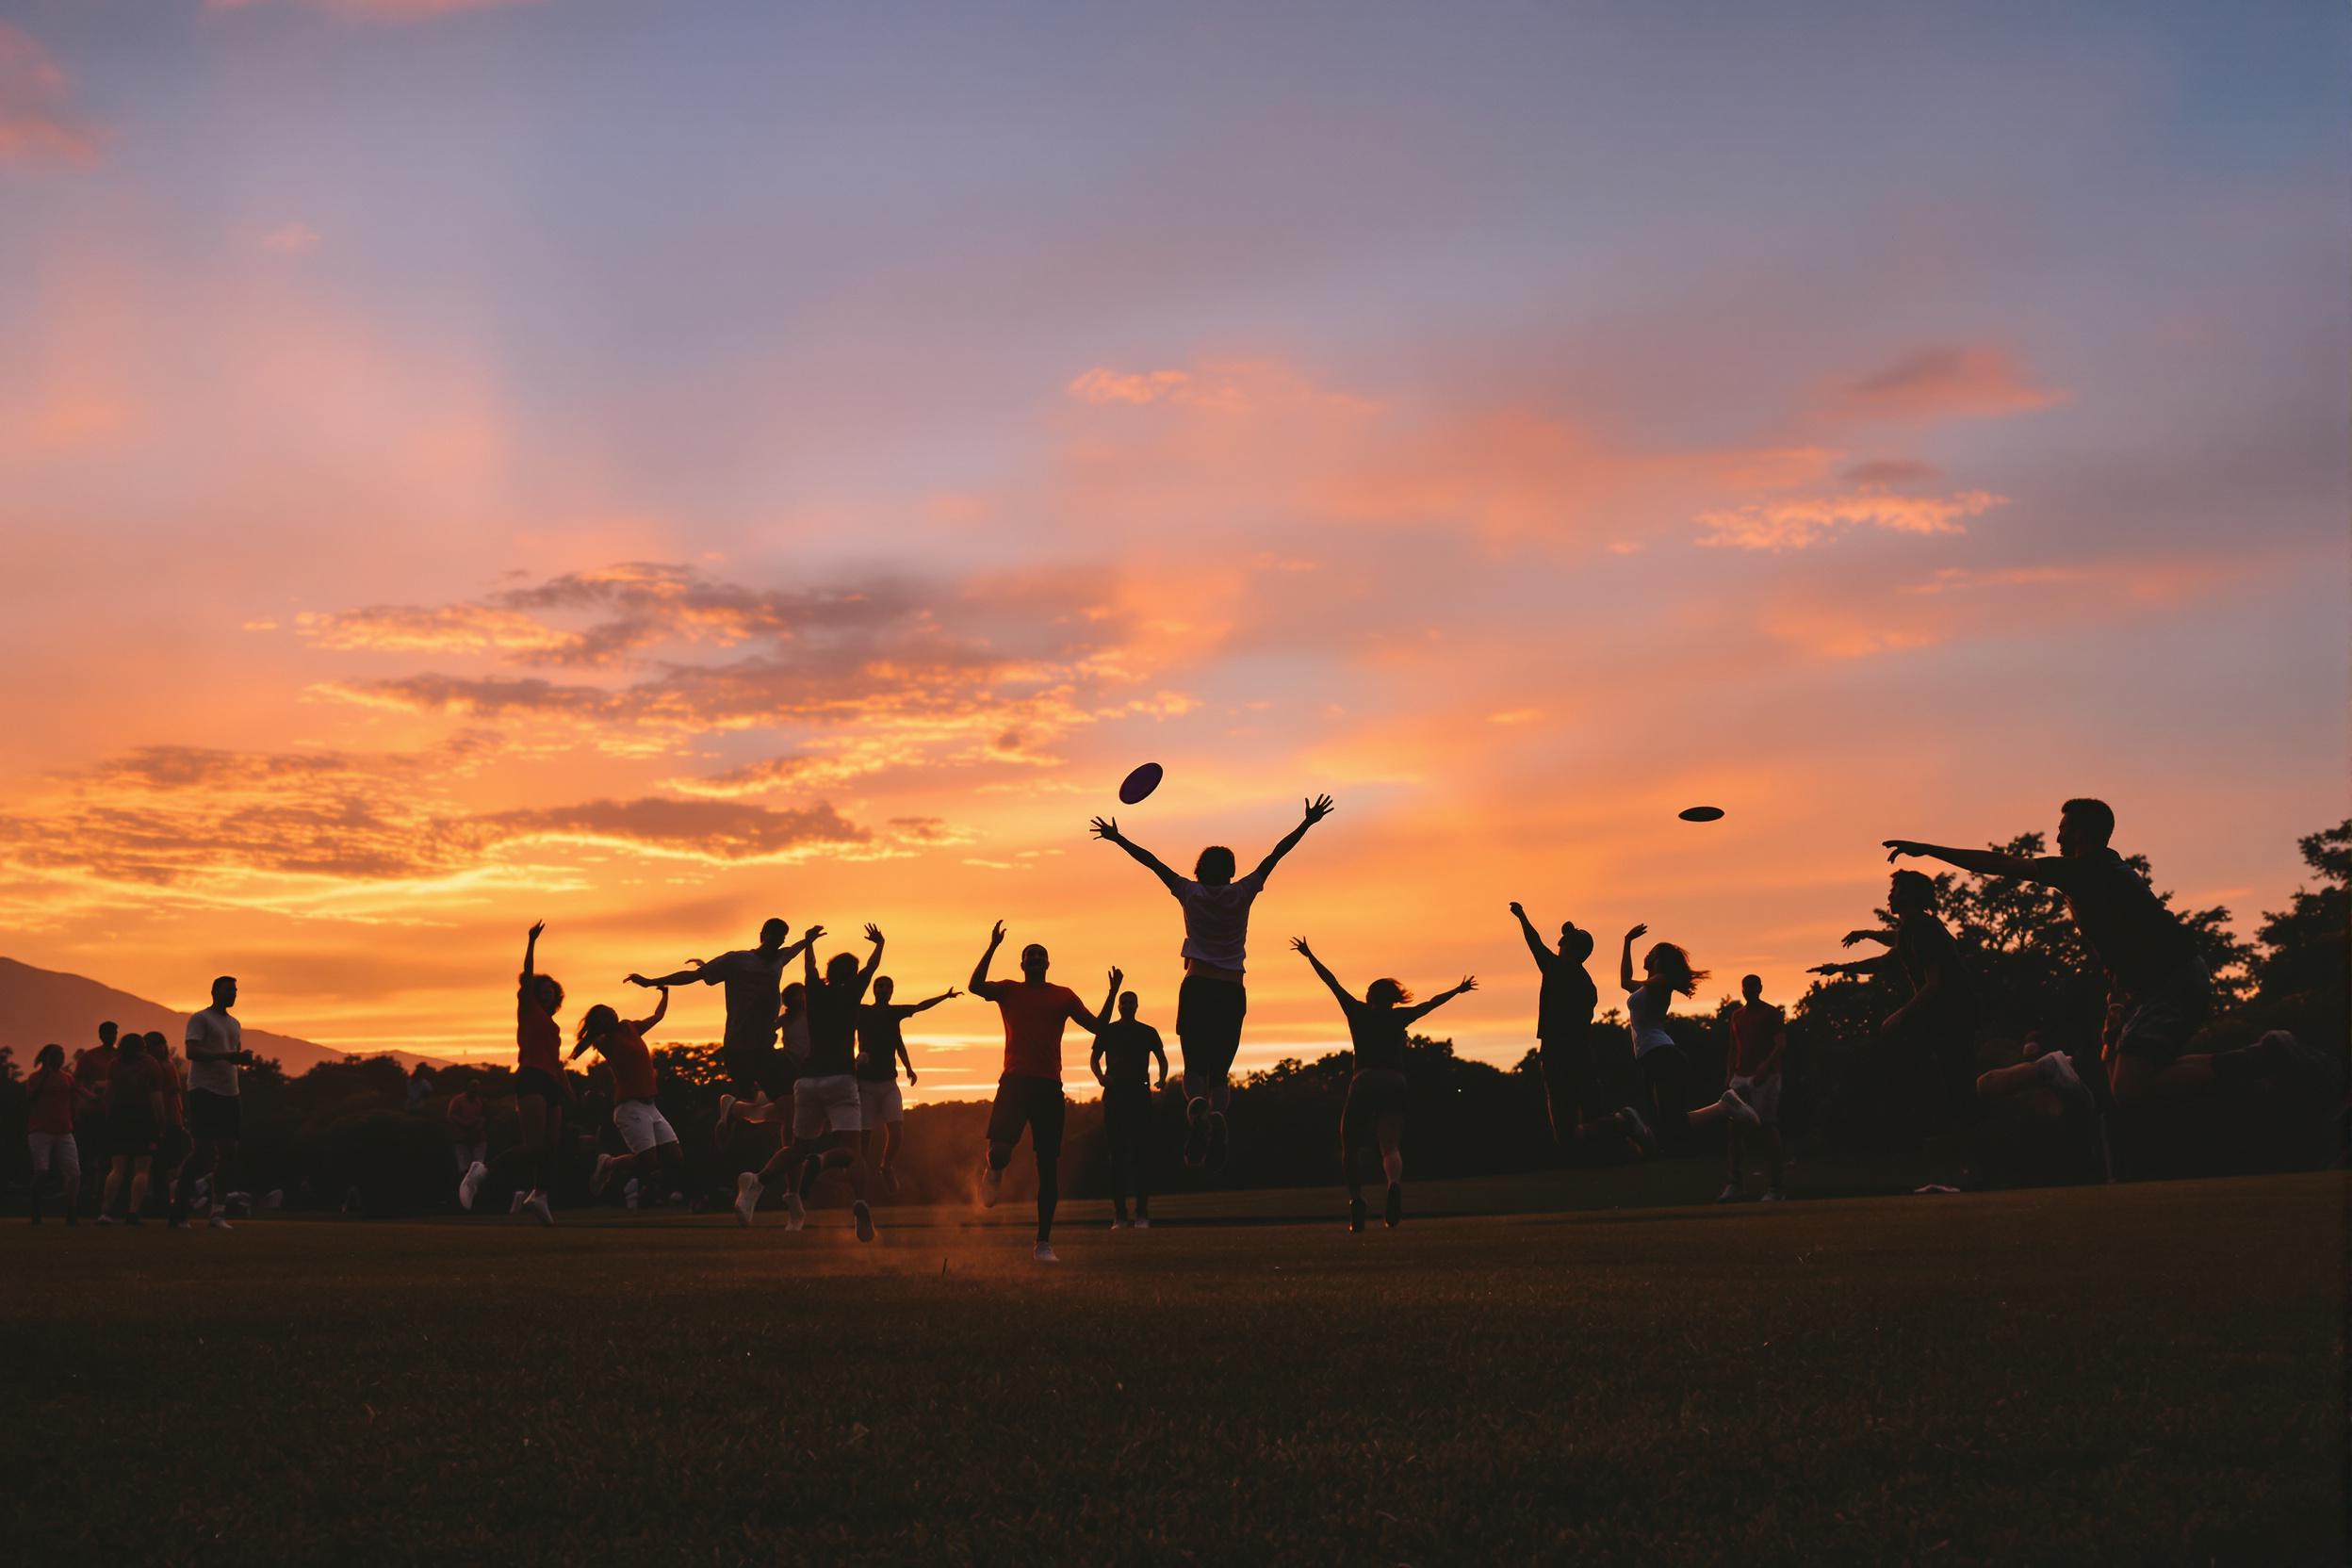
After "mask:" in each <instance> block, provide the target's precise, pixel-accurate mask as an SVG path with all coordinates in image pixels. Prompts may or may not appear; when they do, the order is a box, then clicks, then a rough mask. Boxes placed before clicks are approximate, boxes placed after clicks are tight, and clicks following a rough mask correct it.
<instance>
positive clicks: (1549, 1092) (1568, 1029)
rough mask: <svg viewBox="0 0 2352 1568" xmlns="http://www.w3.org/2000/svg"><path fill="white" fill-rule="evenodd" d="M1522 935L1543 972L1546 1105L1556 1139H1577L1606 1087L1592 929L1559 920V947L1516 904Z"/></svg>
mask: <svg viewBox="0 0 2352 1568" xmlns="http://www.w3.org/2000/svg"><path fill="white" fill-rule="evenodd" d="M1511 918H1512V919H1513V920H1516V921H1517V922H1518V923H1519V935H1520V936H1521V938H1523V939H1525V940H1526V942H1527V952H1528V953H1529V954H1530V955H1531V956H1533V957H1534V959H1535V967H1536V969H1537V971H1538V972H1540V973H1541V974H1542V975H1543V976H1544V983H1543V988H1542V989H1541V990H1539V991H1538V992H1537V993H1536V1003H1535V1059H1536V1064H1537V1066H1539V1067H1540V1068H1542V1070H1543V1072H1544V1109H1545V1110H1546V1111H1547V1112H1548V1113H1549V1114H1550V1116H1551V1120H1552V1141H1553V1142H1554V1143H1559V1144H1565V1143H1574V1142H1576V1129H1577V1128H1578V1127H1580V1126H1581V1125H1582V1124H1583V1120H1582V1119H1583V1116H1584V1113H1585V1111H1586V1110H1587V1109H1588V1108H1597V1106H1598V1103H1599V1100H1600V1093H1601V1086H1600V1083H1599V1062H1598V1060H1597V1054H1596V1053H1595V1052H1594V1050H1593V1009H1594V1008H1595V1007H1597V1006H1599V1005H1600V1001H1601V993H1600V988H1598V987H1596V986H1594V985H1593V976H1592V975H1591V974H1590V973H1589V972H1586V970H1585V967H1584V961H1585V960H1586V959H1587V958H1590V957H1592V956H1593V933H1592V932H1590V931H1586V930H1583V929H1580V928H1579V927H1578V926H1577V924H1576V922H1575V921H1572V920H1564V921H1561V922H1560V945H1559V947H1557V948H1550V947H1545V946H1544V939H1543V938H1542V937H1541V936H1539V935H1538V934H1537V933H1536V929H1535V923H1534V922H1533V921H1531V920H1529V919H1528V918H1527V908H1526V907H1525V906H1523V905H1521V904H1519V903H1517V902H1515V901H1514V902H1513V903H1512V905H1511Z"/></svg>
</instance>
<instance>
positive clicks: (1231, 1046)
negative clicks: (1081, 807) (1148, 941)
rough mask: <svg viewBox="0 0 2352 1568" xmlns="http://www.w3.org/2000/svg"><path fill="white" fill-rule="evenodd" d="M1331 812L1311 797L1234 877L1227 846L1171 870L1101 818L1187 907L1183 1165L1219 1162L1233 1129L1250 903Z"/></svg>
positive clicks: (1180, 1037)
mask: <svg viewBox="0 0 2352 1568" xmlns="http://www.w3.org/2000/svg"><path fill="white" fill-rule="evenodd" d="M1330 815H1331V796H1329V795H1317V796H1315V798H1314V799H1312V800H1310V801H1307V802H1306V803H1305V809H1304V810H1303V811H1302V813H1301V814H1300V817H1299V825H1298V826H1296V827H1294V828H1292V829H1291V830H1290V831H1289V832H1288V833H1286V834H1284V835H1283V836H1282V841H1281V842H1279V843H1277V844H1276V845H1275V846H1274V847H1273V848H1272V849H1271V850H1269V851H1267V853H1266V858H1265V859H1263V860H1261V861H1259V862H1258V864H1257V867H1256V869H1254V870H1252V871H1251V872H1250V874H1249V875H1247V876H1244V877H1240V878H1238V879H1236V878H1235V877H1234V875H1233V871H1234V868H1235V867H1236V865H1237V864H1238V862H1237V861H1236V860H1235V859H1234V858H1233V851H1232V850H1230V849H1228V848H1226V847H1225V846H1224V845H1223V844H1211V845H1210V846H1209V847H1208V848H1206V849H1204V850H1202V851H1201V853H1200V855H1199V856H1198V857H1196V858H1195V859H1194V861H1193V867H1192V873H1193V874H1192V875H1191V876H1190V877H1183V876H1179V875H1177V874H1176V873H1175V872H1173V871H1171V870H1169V869H1168V866H1167V865H1166V864H1165V863H1163V862H1162V861H1161V860H1160V858H1158V857H1157V856H1155V855H1153V854H1152V852H1151V851H1150V850H1148V849H1146V848H1144V847H1143V846H1142V845H1141V844H1138V843H1136V842H1135V841H1134V840H1132V839H1130V838H1128V837H1127V836H1126V835H1125V834H1123V833H1121V832H1120V831H1119V821H1118V819H1117V818H1106V817H1097V818H1095V819H1094V821H1093V823H1092V827H1093V830H1094V836H1095V837H1096V838H1098V839H1102V840H1103V841H1106V842H1109V843H1114V844H1117V845H1118V846H1119V848H1121V849H1123V850H1125V851H1126V852H1127V853H1128V855H1129V856H1131V857H1132V858H1134V859H1135V862H1136V863H1137V864H1139V865H1141V866H1142V867H1143V868H1144V869H1145V870H1147V871H1149V872H1150V873H1151V874H1152V875H1154V876H1156V877H1158V878H1159V879H1160V882H1161V884H1162V885H1163V886H1164V887H1166V888H1167V889H1168V891H1169V892H1170V893H1171V894H1173V895H1174V896H1175V899H1176V902H1177V903H1179V904H1181V905H1183V906H1184V948H1183V955H1184V983H1183V985H1182V986H1180V987H1179V988H1178V989H1177V992H1176V1041H1177V1049H1178V1051H1179V1053H1180V1054H1182V1056H1183V1058H1184V1120H1185V1128H1184V1163H1185V1164H1186V1165H1193V1166H1198V1165H1203V1164H1207V1163H1209V1162H1211V1161H1212V1160H1215V1161H1219V1162H1221V1161H1222V1160H1223V1159H1224V1158H1225V1155H1226V1152H1227V1140H1228V1137H1229V1133H1228V1130H1227V1128H1226V1125H1225V1112H1226V1109H1227V1107H1228V1106H1229V1105H1230V1104H1231V1103H1232V1100H1233V1084H1232V1075H1233V1058H1234V1057H1235V1056H1236V1055H1237V1054H1239V1053H1240V1051H1241V1022H1242V1019H1243V1017H1244V1015H1245V1014H1247V1013H1248V1011H1249V1009H1250V997H1249V992H1248V990H1247V989H1246V986H1247V981H1246V979H1245V976H1244V970H1245V968H1246V964H1247V958H1248V954H1247V952H1246V949H1247V947H1248V945H1249V937H1250V905H1251V904H1252V903H1254V902H1256V900H1257V896H1258V894H1259V893H1260V892H1262V891H1264V890H1265V888H1266V878H1267V877H1269V876H1271V875H1273V874H1274V868H1275V867H1276V866H1277V865H1280V864H1281V863H1282V857H1283V856H1285V855H1288V854H1289V853H1290V852H1291V851H1292V850H1294V849H1296V848H1298V847H1299V840H1301V839H1303V838H1305V837H1306V836H1307V829H1308V828H1310V827H1313V826H1314V825H1315V824H1316V823H1318V822H1321V821H1322V820H1323V819H1324V818H1325V817H1328V816H1330Z"/></svg>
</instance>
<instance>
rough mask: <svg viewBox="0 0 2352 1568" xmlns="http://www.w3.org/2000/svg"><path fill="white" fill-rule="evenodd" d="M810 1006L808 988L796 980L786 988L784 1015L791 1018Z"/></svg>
mask: <svg viewBox="0 0 2352 1568" xmlns="http://www.w3.org/2000/svg"><path fill="white" fill-rule="evenodd" d="M807 1005H809V988H808V987H806V986H804V985H802V984H801V983H800V982H799V981H797V980H795V981H793V982H792V984H791V985H789V986H787V987H785V988H784V1015H785V1016H786V1017H787V1018H790V1017H791V1016H792V1014H794V1013H797V1012H799V1011H800V1010H801V1009H802V1008H803V1007H806V1006H807Z"/></svg>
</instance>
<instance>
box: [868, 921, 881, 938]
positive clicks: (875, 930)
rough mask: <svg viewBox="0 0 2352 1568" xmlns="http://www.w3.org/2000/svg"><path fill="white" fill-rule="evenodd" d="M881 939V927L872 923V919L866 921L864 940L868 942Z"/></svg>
mask: <svg viewBox="0 0 2352 1568" xmlns="http://www.w3.org/2000/svg"><path fill="white" fill-rule="evenodd" d="M881 939H882V928H881V927H880V926H878V925H876V924H874V922H872V921H868V922H866V940H868V941H870V942H878V941H880V940H881Z"/></svg>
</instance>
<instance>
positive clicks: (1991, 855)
mask: <svg viewBox="0 0 2352 1568" xmlns="http://www.w3.org/2000/svg"><path fill="white" fill-rule="evenodd" d="M2114 837H2115V811H2114V809H2112V808H2110V807H2109V806H2108V805H2107V803H2106V802H2105V801H2101V800H2092V799H2088V798H2079V799H2075V800H2069V801H2067V802H2066V803H2065V804H2064V805H2063V806H2061V807H2059V809H2058V853H2057V854H2056V855H2045V856H2022V855H2005V854H2003V853H2001V851H1999V850H1990V849H1953V848H1948V847H1946V846H1943V845H1940V844H1930V843H1922V842H1920V841H1918V840H1916V839H1888V840H1887V841H1886V848H1887V859H1889V860H1896V859H1901V858H1903V857H1904V856H1914V857H1919V858H1928V859H1936V860H1942V861H1944V862H1945V863H1946V864H1948V865H1953V866H1957V867H1959V868H1960V869H1961V870H1962V871H1967V872H1973V873H1975V874H1977V875H1979V876H1999V877H2007V878H2010V879H2013V880H2016V881H2021V882H2033V883H2036V884H2039V885H2041V886H2043V887H2049V888H2055V889H2057V890H2058V891H2059V893H2060V894H2061V895H2062V896H2063V897H2064V898H2065V899H2066V910H2067V912H2068V913H2069V914H2070V915H2072V916H2073V917H2074V927H2075V931H2076V932H2077V934H2078V935H2080V936H2081V938H2082V945H2083V946H2084V947H2085V948H2086V949H2088V950H2089V952H2090V954H2091V956H2092V957H2093V958H2094V959H2095V960H2097V961H2098V963H2099V967H2100V968H2101V969H2103V970H2105V971H2106V972H2107V1016H2106V1022H2105V1026H2104V1029H2103V1031H2102V1042H2103V1046H2104V1050H2103V1055H2104V1056H2105V1059H2106V1070H2107V1074H2108V1086H2109V1088H2110V1090H2111V1091H2112V1093H2113V1096H2114V1099H2115V1104H2116V1105H2117V1106H2118V1107H2120V1108H2124V1109H2127V1110H2128V1109H2131V1108H2135V1107H2142V1106H2147V1105H2150V1104H2155V1103H2163V1102H2166V1101H2175V1100H2181V1099H2187V1098H2193V1097H2196V1096H2199V1095H2204V1094H2208V1093H2211V1092H2212V1091H2213V1089H2214V1088H2215V1087H2216V1086H2225V1085H2229V1084H2252V1083H2255V1082H2257V1081H2261V1080H2268V1081H2271V1082H2275V1083H2276V1082H2287V1083H2297V1084H2300V1085H2303V1086H2307V1087H2311V1088H2320V1087H2323V1086H2324V1087H2333V1083H2332V1079H2333V1073H2332V1071H2331V1070H2330V1068H2329V1065H2328V1064H2327V1060H2326V1058H2324V1057H2323V1056H2321V1055H2320V1054H2318V1053H2316V1052H2313V1051H2311V1050H2309V1049H2308V1048H2306V1047H2305V1046H2304V1045H2303V1044H2302V1043H2301V1042H2299V1041H2298V1040H2296V1039H2295V1037H2294V1036H2293V1035H2290V1034H2288V1033H2286V1032H2285V1031H2284V1030H2273V1031H2271V1032H2270V1033H2269V1034H2267V1035H2264V1036H2263V1037H2262V1038H2261V1039H2260V1040H2259V1041H2257V1042H2256V1043H2255V1044H2253V1045H2248V1046H2241V1047H2239V1048H2238V1049H2237V1050H2234V1051H2225V1052H2215V1053H2213V1054H2199V1055H2194V1056H2191V1055H2184V1054H2182V1051H2181V1048H2182V1047H2183V1046H2185V1045H2186V1044H2187V1043H2188V1041H2189V1038H2190V1037H2191V1036H2193V1035H2194V1034H2196V1032H2197V1026H2198V1025H2199V1024H2200V1023H2202V1022H2203V1021H2204V1020H2205V1017H2206V1015H2207V1013H2208V1012H2210V1011H2211V1009H2212V1007H2213V974H2212V972H2211V970H2210V969H2209V968H2208V966H2207V964H2206V961H2205V958H2204V956H2203V955H2201V954H2200V953H2198V952H2197V939H2196V937H2195V936H2194V935H2193V934H2192V933H2191V932H2190V930H2189V928H2188V927H2187V926H2186V925H2185V924H2183V923H2181V920H2180V916H2178V915H2176V914H2174V913H2173V912H2172V911H2171V910H2170V909H2168V908H2166V907H2164V900H2163V899H2161V898H2159V897H2157V895H2156V890H2154V889H2153V888H2150V887H2149V886H2148V879H2147V878H2146V877H2144V876H2142V875H2141V874H2139V873H2138V872H2136V871H2134V870H2133V869H2132V868H2131V865H2130V864H2129V863H2128V862H2126V861H2125V859H2124V858H2123V857H2122V856H2120V855H2118V854H2116V853H2115V850H2114V849H2113V848H2112V847H2110V844H2109V841H2110V840H2111V839H2113V838H2114Z"/></svg>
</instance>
